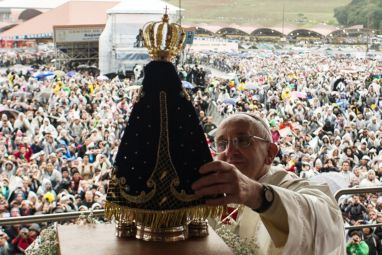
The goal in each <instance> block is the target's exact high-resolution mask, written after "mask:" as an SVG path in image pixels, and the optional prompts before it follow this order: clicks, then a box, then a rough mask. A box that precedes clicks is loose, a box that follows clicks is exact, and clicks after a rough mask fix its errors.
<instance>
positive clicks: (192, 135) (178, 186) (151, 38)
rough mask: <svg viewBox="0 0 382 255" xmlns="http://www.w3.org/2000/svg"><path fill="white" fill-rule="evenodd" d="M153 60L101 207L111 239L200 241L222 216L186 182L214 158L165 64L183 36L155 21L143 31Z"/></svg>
mask: <svg viewBox="0 0 382 255" xmlns="http://www.w3.org/2000/svg"><path fill="white" fill-rule="evenodd" d="M143 38H144V43H145V47H147V48H148V51H149V55H150V57H151V58H152V59H153V61H151V62H150V63H149V64H148V65H147V66H146V67H145V69H144V73H145V76H144V79H143V82H142V84H143V86H142V89H141V91H140V93H139V98H138V99H137V101H136V102H135V104H134V107H133V110H132V112H131V115H130V118H129V121H128V124H127V127H126V129H125V132H124V135H123V137H122V141H121V144H120V147H119V150H118V153H117V156H116V160H115V168H114V171H113V175H112V180H111V181H110V184H109V190H108V195H107V203H106V206H105V207H106V217H107V218H109V219H111V218H114V219H115V221H116V223H117V235H118V236H120V237H134V236H135V238H137V239H143V240H148V241H178V240H185V239H187V238H188V237H195V236H205V235H207V234H208V232H207V223H206V220H205V219H206V218H207V217H216V216H218V215H221V214H222V212H223V209H224V208H223V207H211V206H207V205H205V204H204V200H203V199H198V198H197V197H196V196H195V195H194V193H193V191H192V189H191V184H192V183H193V182H194V181H195V180H197V179H198V178H199V177H200V174H199V172H198V170H199V167H200V166H201V165H203V164H204V163H207V162H209V161H212V157H211V154H210V151H209V148H208V145H207V142H206V138H205V135H204V132H203V129H202V127H201V125H200V121H199V119H198V116H197V115H196V112H195V109H194V107H193V105H192V103H191V100H190V97H189V95H188V94H187V92H186V91H185V90H184V89H183V87H182V83H181V81H180V79H179V77H178V75H177V72H176V70H175V66H174V65H173V64H172V63H171V61H172V60H173V59H174V58H175V57H176V56H177V54H178V52H179V51H180V50H181V49H182V47H183V43H184V39H185V33H184V31H183V29H182V27H181V26H180V25H178V24H173V23H172V24H169V17H168V15H167V13H166V14H164V16H163V18H162V21H161V22H150V23H148V24H146V25H145V26H144V28H143Z"/></svg>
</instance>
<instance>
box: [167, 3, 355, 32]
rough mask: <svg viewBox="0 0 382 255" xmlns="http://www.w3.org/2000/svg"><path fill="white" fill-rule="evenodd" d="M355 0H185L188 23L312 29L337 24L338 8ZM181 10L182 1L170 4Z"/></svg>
mask: <svg viewBox="0 0 382 255" xmlns="http://www.w3.org/2000/svg"><path fill="white" fill-rule="evenodd" d="M350 1H351V0H209V1H208V0H183V1H182V8H183V9H185V14H184V22H187V23H209V24H231V23H236V24H243V25H263V26H273V25H278V24H281V23H282V20H283V6H284V10H285V11H284V14H285V23H286V24H293V25H296V26H300V27H305V26H307V27H309V26H313V25H315V24H319V23H326V24H332V25H333V24H337V20H336V19H335V18H334V8H336V7H339V6H344V5H346V4H348V3H349V2H350ZM167 2H169V3H171V4H174V5H176V6H178V4H179V0H167Z"/></svg>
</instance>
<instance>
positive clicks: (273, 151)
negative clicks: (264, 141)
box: [265, 143, 279, 165]
mask: <svg viewBox="0 0 382 255" xmlns="http://www.w3.org/2000/svg"><path fill="white" fill-rule="evenodd" d="M278 152H279V147H278V146H277V145H276V144H274V143H270V144H269V146H268V155H267V157H266V158H265V163H266V164H267V165H270V164H272V161H273V159H274V158H275V157H276V155H277V153H278Z"/></svg>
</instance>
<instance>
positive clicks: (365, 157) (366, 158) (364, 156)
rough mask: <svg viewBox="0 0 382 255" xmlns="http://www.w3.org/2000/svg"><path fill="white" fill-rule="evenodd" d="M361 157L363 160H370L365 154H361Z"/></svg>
mask: <svg viewBox="0 0 382 255" xmlns="http://www.w3.org/2000/svg"><path fill="white" fill-rule="evenodd" d="M362 159H364V160H371V159H370V157H369V156H367V155H363V157H362Z"/></svg>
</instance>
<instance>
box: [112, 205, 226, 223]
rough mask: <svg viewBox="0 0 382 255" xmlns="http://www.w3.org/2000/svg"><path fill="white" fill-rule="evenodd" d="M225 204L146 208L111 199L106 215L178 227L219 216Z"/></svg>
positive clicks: (118, 218)
mask: <svg viewBox="0 0 382 255" xmlns="http://www.w3.org/2000/svg"><path fill="white" fill-rule="evenodd" d="M225 208H226V207H225V206H207V205H200V206H195V207H188V208H182V209H173V210H163V211H154V210H144V209H135V208H134V209H133V208H128V207H125V206H120V205H118V204H115V203H113V202H110V201H106V204H105V217H106V218H107V219H108V220H112V219H113V218H114V219H115V220H116V221H126V220H130V221H131V220H135V222H136V224H140V225H142V226H148V227H151V228H152V229H159V228H161V227H163V226H166V227H176V226H181V225H184V224H185V223H186V222H187V221H188V219H206V218H208V217H212V218H215V217H219V216H221V215H222V213H223V212H224V211H225Z"/></svg>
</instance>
